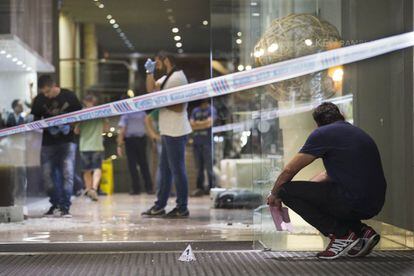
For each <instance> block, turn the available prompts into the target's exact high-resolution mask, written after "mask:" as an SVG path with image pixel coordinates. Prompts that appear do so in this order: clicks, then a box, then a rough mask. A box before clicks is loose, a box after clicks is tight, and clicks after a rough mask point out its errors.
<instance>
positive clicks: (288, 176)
mask: <svg viewBox="0 0 414 276" xmlns="http://www.w3.org/2000/svg"><path fill="white" fill-rule="evenodd" d="M315 159H316V157H315V156H313V155H310V154H305V153H298V154H296V155H295V156H294V157H293V159H292V160H291V161H290V162H289V163H288V164H287V165H286V166H285V167H284V169H283V171H282V173H281V174H280V175H279V177H278V178H277V180H276V182H275V184H274V186H273V189H272V191H271V194H270V195H269V197H268V198H267V204H269V205H271V206H278V207H281V202H280V199H279V198H278V197H277V193H278V191H279V189H280V187H281V186H282V185H283V184H285V183H286V182H289V181H291V180H292V179H293V177H295V175H296V174H297V173H298V172H300V171H301V170H302V169H303V168H304V167H306V166H307V165H309V164H310V163H312V162H313V161H314V160H315Z"/></svg>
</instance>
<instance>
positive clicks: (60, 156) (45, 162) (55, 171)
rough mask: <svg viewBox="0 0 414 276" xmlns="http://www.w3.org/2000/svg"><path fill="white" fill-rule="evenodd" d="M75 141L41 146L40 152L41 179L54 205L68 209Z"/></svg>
mask: <svg viewBox="0 0 414 276" xmlns="http://www.w3.org/2000/svg"><path fill="white" fill-rule="evenodd" d="M75 153H76V144H75V143H64V144H59V145H52V146H43V147H42V153H41V163H42V173H43V181H44V182H45V186H46V189H47V190H48V192H49V195H50V203H51V204H52V205H53V206H55V207H60V208H61V209H65V210H69V208H70V205H71V202H70V198H71V196H72V192H73V178H74V172H75Z"/></svg>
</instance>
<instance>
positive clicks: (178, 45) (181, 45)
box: [175, 42, 183, 48]
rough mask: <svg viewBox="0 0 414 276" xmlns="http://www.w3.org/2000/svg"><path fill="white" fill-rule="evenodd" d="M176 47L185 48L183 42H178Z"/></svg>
mask: <svg viewBox="0 0 414 276" xmlns="http://www.w3.org/2000/svg"><path fill="white" fill-rule="evenodd" d="M175 46H177V48H181V47H183V44H182V43H181V42H177V43H176V44H175Z"/></svg>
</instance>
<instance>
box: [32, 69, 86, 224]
mask: <svg viewBox="0 0 414 276" xmlns="http://www.w3.org/2000/svg"><path fill="white" fill-rule="evenodd" d="M38 87H39V90H40V91H41V93H42V94H43V96H44V99H43V100H41V101H40V100H38V101H36V100H35V101H34V103H33V107H32V114H33V115H34V117H35V118H50V117H53V116H57V115H61V114H65V113H69V112H73V111H76V110H80V109H81V108H82V105H81V103H80V102H79V100H78V99H77V98H76V95H75V94H74V93H73V92H71V91H69V90H66V89H62V88H60V87H58V86H56V83H55V81H54V80H53V79H52V78H51V77H50V76H48V75H43V76H41V77H40V78H39V80H38ZM75 153H76V144H75V143H74V133H73V128H72V126H71V125H61V126H55V127H50V128H47V129H45V130H44V131H43V140H42V153H41V163H42V171H43V181H44V182H45V185H46V188H47V189H48V192H49V195H50V203H51V204H52V206H51V207H50V209H49V211H48V212H46V214H45V215H56V214H57V211H60V215H61V216H63V217H71V215H70V213H69V208H70V205H71V202H70V197H71V195H72V191H73V178H74V172H75Z"/></svg>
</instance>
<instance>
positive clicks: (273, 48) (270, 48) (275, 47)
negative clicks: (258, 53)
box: [267, 43, 279, 53]
mask: <svg viewBox="0 0 414 276" xmlns="http://www.w3.org/2000/svg"><path fill="white" fill-rule="evenodd" d="M278 49H279V44H277V43H273V44H272V45H270V46H269V48H267V51H268V52H269V53H274V52H276V51H277V50H278Z"/></svg>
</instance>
